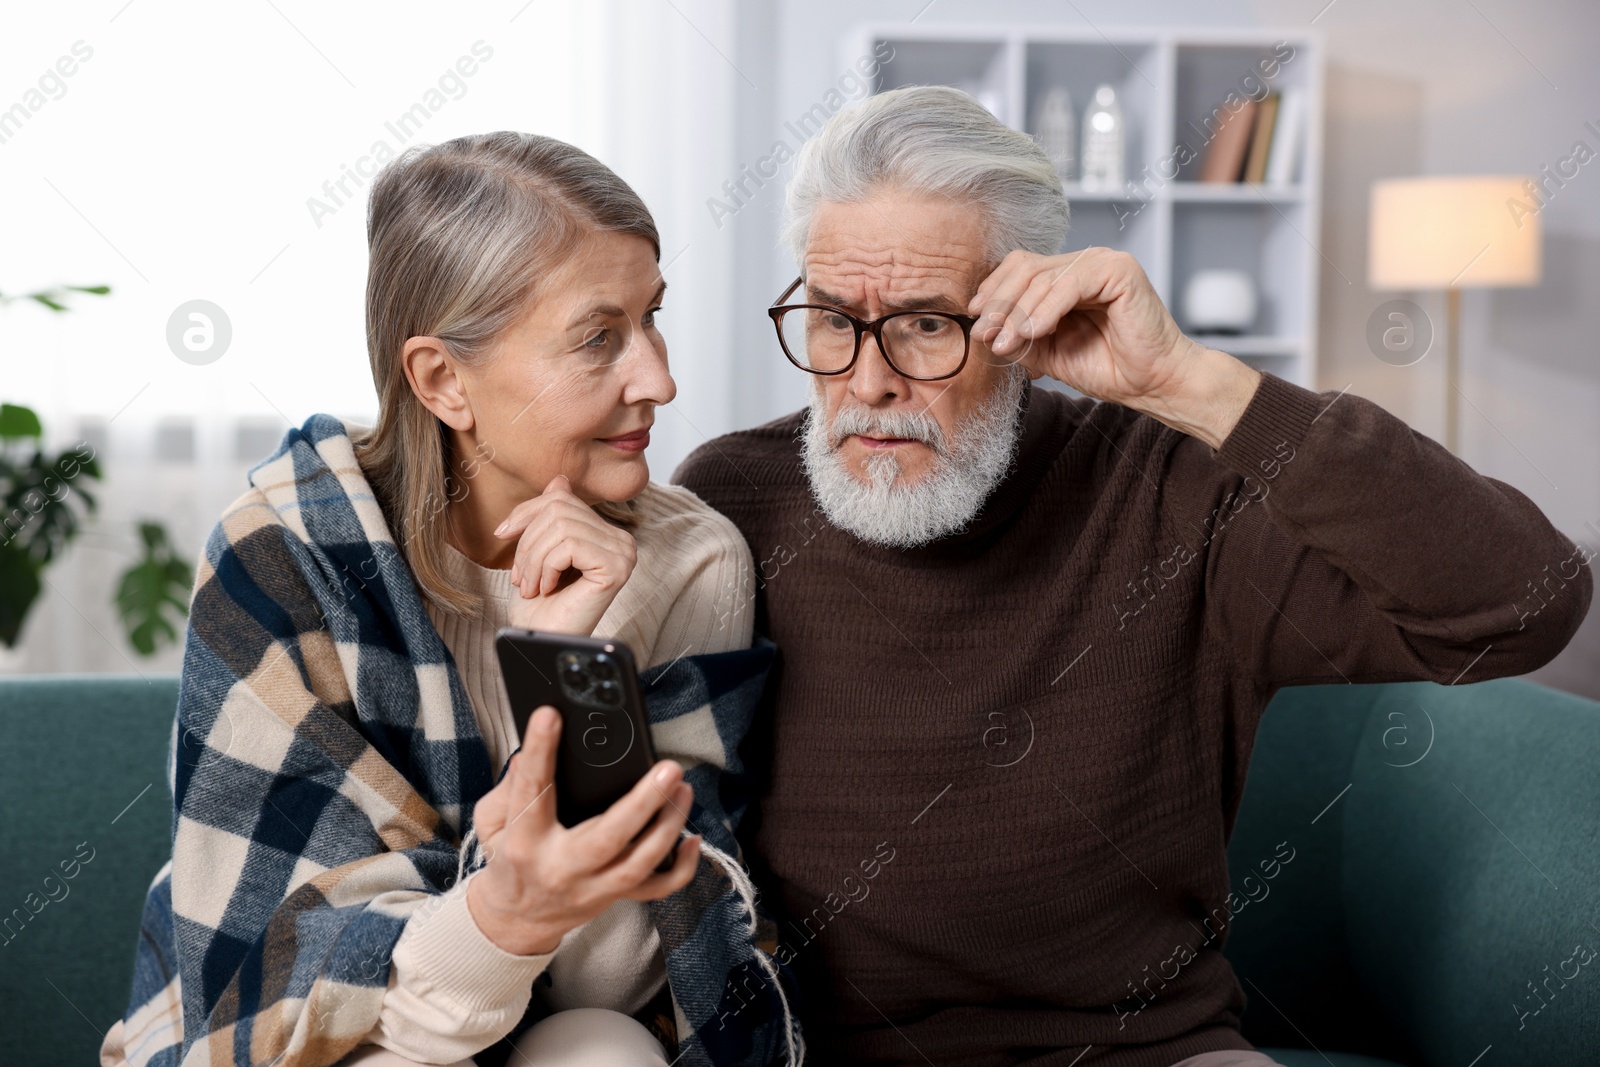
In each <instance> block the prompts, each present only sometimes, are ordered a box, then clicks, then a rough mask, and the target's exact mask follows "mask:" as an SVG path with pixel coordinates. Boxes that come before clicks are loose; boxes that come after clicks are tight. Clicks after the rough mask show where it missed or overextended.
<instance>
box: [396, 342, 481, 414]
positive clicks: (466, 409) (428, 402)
mask: <svg viewBox="0 0 1600 1067" xmlns="http://www.w3.org/2000/svg"><path fill="white" fill-rule="evenodd" d="M400 366H401V367H402V368H404V370H405V375H406V381H407V382H409V383H410V385H411V391H412V392H413V393H416V394H417V399H418V400H420V401H422V406H423V407H425V408H427V409H428V410H429V411H431V412H433V413H434V414H435V415H437V416H438V417H439V420H440V421H441V422H443V423H444V424H445V425H446V426H449V427H450V428H451V429H454V430H460V431H462V432H463V433H465V432H466V431H468V430H471V429H472V425H473V418H472V403H471V401H470V400H469V399H468V397H467V392H466V382H465V381H464V380H463V378H462V376H461V373H460V364H458V363H457V362H456V361H455V359H454V357H452V356H451V355H450V353H449V351H448V350H447V349H446V348H445V344H444V342H443V341H441V340H440V339H439V338H437V337H411V338H408V339H407V340H406V343H405V345H404V347H402V348H401V349H400Z"/></svg>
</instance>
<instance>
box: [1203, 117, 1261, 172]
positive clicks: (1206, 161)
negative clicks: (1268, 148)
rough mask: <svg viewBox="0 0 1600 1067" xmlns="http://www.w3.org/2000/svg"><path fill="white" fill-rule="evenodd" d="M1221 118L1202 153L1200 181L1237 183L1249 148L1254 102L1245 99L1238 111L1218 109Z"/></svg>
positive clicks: (1253, 122)
mask: <svg viewBox="0 0 1600 1067" xmlns="http://www.w3.org/2000/svg"><path fill="white" fill-rule="evenodd" d="M1218 110H1219V111H1221V112H1222V113H1223V114H1222V118H1221V120H1220V121H1219V122H1218V123H1217V129H1216V132H1215V133H1214V134H1212V137H1211V141H1210V143H1209V144H1207V145H1206V151H1205V156H1204V157H1203V158H1202V159H1201V160H1200V180H1201V181H1203V182H1236V181H1238V180H1239V176H1240V174H1241V173H1242V172H1243V170H1244V158H1245V153H1246V151H1248V149H1249V148H1250V134H1251V132H1252V130H1253V129H1254V125H1255V117H1256V102H1255V101H1254V100H1251V99H1248V98H1247V99H1246V100H1245V101H1244V104H1243V106H1241V107H1240V108H1239V110H1238V111H1232V112H1230V111H1228V110H1227V109H1226V108H1218Z"/></svg>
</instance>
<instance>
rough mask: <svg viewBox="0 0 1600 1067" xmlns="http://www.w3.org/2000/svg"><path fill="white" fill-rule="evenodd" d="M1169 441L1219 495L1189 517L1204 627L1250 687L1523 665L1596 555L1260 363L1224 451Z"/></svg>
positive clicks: (1475, 674)
mask: <svg viewBox="0 0 1600 1067" xmlns="http://www.w3.org/2000/svg"><path fill="white" fill-rule="evenodd" d="M1177 448H1178V449H1179V450H1180V451H1182V450H1187V453H1188V457H1189V459H1192V460H1194V461H1196V462H1205V460H1206V456H1205V454H1206V453H1209V454H1210V455H1209V459H1210V462H1211V464H1212V475H1213V477H1212V484H1213V485H1220V486H1221V487H1222V489H1224V490H1227V491H1224V492H1221V493H1219V494H1218V496H1217V498H1215V499H1214V500H1207V502H1206V503H1207V504H1208V505H1210V504H1212V503H1215V504H1216V505H1217V506H1216V507H1214V508H1213V509H1212V510H1211V513H1210V515H1197V516H1194V517H1193V521H1194V523H1195V524H1196V525H1199V524H1202V523H1203V525H1204V527H1205V530H1206V538H1207V539H1206V541H1205V548H1204V550H1203V556H1204V559H1205V567H1206V573H1205V576H1204V582H1205V616H1204V617H1205V626H1206V628H1207V629H1208V630H1209V631H1210V632H1211V633H1212V634H1214V635H1215V636H1217V637H1219V638H1220V639H1221V640H1222V641H1223V642H1224V643H1225V644H1226V645H1227V646H1228V647H1229V648H1230V649H1231V650H1232V651H1233V653H1234V656H1235V658H1236V660H1237V661H1238V663H1239V665H1240V666H1241V668H1242V669H1244V670H1245V671H1247V672H1248V673H1249V674H1251V675H1252V676H1254V678H1255V679H1256V681H1257V682H1258V684H1262V685H1265V686H1268V687H1277V686H1283V685H1306V684H1315V683H1327V682H1340V681H1343V682H1351V683H1355V682H1384V681H1407V680H1432V681H1435V682H1439V683H1444V684H1449V683H1453V682H1461V681H1466V682H1474V681H1482V680H1484V679H1486V678H1495V677H1503V676H1507V675H1515V674H1523V673H1526V672H1528V671H1531V670H1534V669H1536V668H1538V667H1540V666H1542V665H1544V664H1545V663H1547V662H1549V661H1550V660H1551V659H1552V658H1554V657H1555V655H1556V654H1557V653H1558V652H1560V651H1561V649H1562V648H1563V647H1565V646H1566V644H1567V642H1568V641H1569V640H1571V638H1572V635H1573V634H1574V633H1575V632H1576V630H1577V628H1578V625H1579V624H1580V623H1581V622H1582V621H1583V617H1584V615H1585V613H1587V611H1588V609H1589V602H1590V599H1591V598H1592V596H1593V591H1594V578H1593V574H1592V572H1591V571H1590V569H1589V567H1588V565H1587V564H1588V560H1589V558H1590V556H1591V555H1593V553H1591V552H1588V551H1586V550H1585V549H1584V548H1582V547H1581V546H1579V545H1577V544H1575V543H1574V542H1573V541H1572V540H1570V539H1568V538H1567V537H1565V536H1564V535H1562V534H1561V533H1560V532H1559V531H1557V530H1556V529H1555V528H1554V527H1553V526H1552V525H1551V523H1550V521H1549V520H1548V519H1547V518H1545V516H1544V514H1543V513H1542V512H1540V510H1539V508H1538V507H1537V506H1536V505H1535V504H1534V503H1533V502H1532V501H1531V500H1529V499H1528V498H1527V497H1526V496H1524V495H1523V494H1522V493H1520V492H1518V491H1517V490H1516V489H1514V488H1512V487H1511V486H1509V485H1507V484H1506V483H1504V482H1501V481H1498V480H1496V479H1494V478H1489V477H1485V476H1484V475H1481V474H1478V473H1477V472H1475V471H1474V470H1473V469H1472V468H1471V467H1469V466H1468V465H1467V464H1466V463H1464V462H1462V461H1461V460H1460V459H1458V458H1457V457H1456V456H1454V455H1452V454H1451V453H1450V452H1449V451H1448V450H1446V449H1445V448H1444V447H1443V446H1441V445H1440V444H1438V443H1437V442H1435V441H1433V440H1431V439H1430V438H1428V437H1425V436H1424V435H1422V434H1420V433H1417V432H1416V431H1414V430H1412V429H1411V428H1410V427H1409V426H1407V425H1406V424H1405V422H1404V421H1402V420H1401V419H1399V418H1397V417H1395V416H1394V415H1391V414H1389V413H1388V412H1386V411H1384V410H1383V409H1382V408H1381V407H1379V406H1378V405H1377V404H1375V403H1373V402H1371V401H1369V400H1366V399H1363V398H1362V397H1359V396H1355V395H1352V394H1348V393H1341V394H1334V393H1319V392H1313V391H1311V390H1309V389H1305V388H1302V387H1301V386H1298V385H1295V384H1293V383H1291V382H1288V381H1286V380H1284V379H1282V378H1280V377H1277V376H1276V375H1273V374H1271V373H1263V375H1262V378H1261V382H1260V385H1259V386H1258V387H1257V389H1256V392H1255V394H1254V396H1253V397H1252V398H1251V400H1250V403H1249V404H1248V405H1247V407H1246V408H1245V411H1244V413H1243V415H1242V416H1241V417H1240V419H1239V422H1238V423H1237V424H1236V425H1235V426H1234V428H1233V430H1232V431H1231V432H1230V433H1229V435H1228V437H1227V439H1226V440H1224V441H1223V442H1222V445H1221V447H1219V448H1217V449H1211V448H1209V447H1208V446H1206V445H1205V443H1204V442H1201V441H1199V440H1198V439H1196V438H1187V437H1186V438H1185V439H1184V441H1183V442H1181V443H1180V444H1179V445H1178V446H1177ZM1218 464H1220V465H1221V466H1222V467H1224V468H1226V469H1227V471H1229V472H1232V474H1236V475H1241V476H1243V482H1242V484H1241V483H1239V481H1238V479H1236V478H1233V477H1232V475H1228V476H1226V477H1225V478H1223V479H1221V480H1220V481H1219V480H1218V479H1216V478H1215V474H1216V473H1217V472H1216V465H1218Z"/></svg>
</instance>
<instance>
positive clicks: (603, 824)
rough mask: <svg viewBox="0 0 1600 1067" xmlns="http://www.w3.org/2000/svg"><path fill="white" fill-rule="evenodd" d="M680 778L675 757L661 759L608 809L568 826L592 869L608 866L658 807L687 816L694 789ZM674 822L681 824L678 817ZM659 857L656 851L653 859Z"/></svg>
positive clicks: (672, 813)
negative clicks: (582, 845)
mask: <svg viewBox="0 0 1600 1067" xmlns="http://www.w3.org/2000/svg"><path fill="white" fill-rule="evenodd" d="M682 778H683V768H682V767H680V766H678V763H677V761H676V760H670V759H664V760H661V761H660V762H659V763H657V764H656V766H655V767H653V768H651V770H650V773H649V774H646V775H645V776H644V777H643V778H641V779H639V780H638V781H637V782H635V783H634V784H633V788H632V789H630V790H628V791H627V792H626V793H625V794H623V795H622V797H621V798H619V799H618V800H617V801H616V802H615V803H613V804H612V805H611V806H610V807H609V808H607V809H606V810H605V811H603V812H601V813H600V814H599V815H596V816H593V817H592V818H588V819H585V820H584V821H583V822H581V823H579V824H578V825H577V826H574V827H573V828H572V833H573V835H574V836H575V837H577V838H579V839H581V840H582V841H583V843H584V848H585V850H586V851H587V852H588V854H589V855H590V857H591V858H592V859H593V861H594V866H593V868H592V869H594V870H599V869H601V868H603V867H606V866H608V865H610V864H611V863H612V862H613V861H614V860H615V859H616V858H617V856H619V855H621V853H622V852H623V850H625V849H626V848H627V847H628V844H629V842H631V841H632V840H633V839H634V838H635V837H637V836H638V835H639V831H640V830H643V829H644V828H645V827H646V826H647V825H648V824H649V822H650V820H651V819H652V818H654V817H655V815H656V812H657V811H660V810H661V809H662V808H666V809H667V814H668V815H671V816H676V815H677V814H678V812H677V811H675V810H673V809H675V808H676V809H681V812H682V815H683V817H684V818H687V816H688V811H689V807H690V806H691V805H692V804H693V802H694V790H693V789H692V788H690V787H689V785H688V784H687V783H685V782H683V781H682ZM682 790H687V793H684V792H682ZM678 825H679V826H682V825H683V821H682V819H679V822H678ZM662 851H663V852H665V849H663V850H662ZM660 858H661V854H660V853H658V854H657V855H656V859H657V860H659V859H660Z"/></svg>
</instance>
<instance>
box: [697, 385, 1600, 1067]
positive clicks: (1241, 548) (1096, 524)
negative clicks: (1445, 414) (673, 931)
mask: <svg viewBox="0 0 1600 1067" xmlns="http://www.w3.org/2000/svg"><path fill="white" fill-rule="evenodd" d="M1025 402H1026V403H1027V405H1028V407H1027V413H1026V416H1025V427H1024V431H1023V439H1022V442H1021V445H1020V451H1019V454H1018V462H1017V465H1016V466H1015V468H1014V469H1013V471H1012V472H1011V473H1010V474H1009V475H1008V476H1007V478H1006V480H1005V481H1004V482H1003V483H1002V484H1001V486H1000V487H999V488H998V489H997V490H996V491H995V493H994V494H993V495H992V496H991V497H990V499H989V501H988V502H987V504H986V506H985V509H984V511H983V512H982V514H981V515H980V516H979V517H978V519H977V520H976V521H975V523H974V524H973V525H972V526H971V527H970V528H969V529H968V530H967V531H965V532H963V533H961V534H958V535H955V536H952V537H948V538H945V539H943V540H941V541H939V542H936V543H934V544H932V545H930V546H925V547H923V548H920V549H915V550H910V551H902V550H898V549H884V548H880V547H875V546H873V545H870V544H866V543H863V542H861V541H858V540H857V539H856V538H855V537H853V536H852V535H850V534H847V533H845V532H843V531H841V530H838V529H837V528H835V527H833V526H832V525H831V524H829V523H828V522H827V520H826V519H825V518H824V517H823V514H822V512H821V511H820V510H818V509H817V506H816V503H815V501H814V500H813V499H812V497H811V494H810V488H809V485H808V483H807V480H806V477H805V473H804V471H803V469H802V467H801V465H800V461H799V444H798V441H797V435H798V434H800V433H801V432H802V429H803V426H804V419H805V413H804V412H796V413H794V414H792V415H789V416H787V417H785V418H782V419H778V420H776V421H774V422H770V423H767V424H766V425H764V426H760V427H756V428H755V429H751V430H745V431H741V432H738V433H733V434H728V435H726V436H724V437H720V438H718V439H716V440H714V441H711V442H709V443H708V444H706V445H704V446H702V447H701V448H699V449H698V450H696V451H695V453H694V454H693V455H691V456H690V457H689V458H688V459H687V460H685V462H684V463H683V465H682V466H681V467H680V468H679V469H678V470H677V472H676V473H675V474H674V476H673V480H674V481H676V482H680V483H681V484H683V485H686V486H688V487H689V488H690V489H692V490H694V491H695V493H697V494H698V495H699V496H701V497H702V498H703V499H705V500H706V501H707V502H709V503H710V504H711V505H712V506H714V507H716V508H717V509H718V510H720V511H722V512H723V513H724V514H726V515H727V516H728V517H730V518H731V519H733V521H734V523H735V524H737V525H738V527H739V528H740V530H741V531H742V532H743V533H744V536H745V538H746V539H747V540H748V542H749V544H750V548H751V551H752V552H753V553H754V557H755V560H756V570H757V585H758V595H757V614H756V629H757V630H758V631H759V632H762V633H765V634H767V635H769V636H770V637H771V638H772V639H773V640H774V641H775V642H776V643H777V645H778V649H779V653H780V669H779V673H778V679H777V684H776V686H775V687H774V692H775V697H774V704H773V706H772V708H771V709H770V714H769V716H768V717H767V719H766V722H765V732H764V733H758V734H757V735H753V737H752V739H751V745H752V748H751V749H750V751H749V756H750V757H751V759H752V760H753V766H754V767H755V768H756V769H757V770H758V771H760V770H761V769H762V768H766V770H767V779H766V780H765V782H764V783H763V793H762V796H761V798H760V803H759V811H758V812H752V814H751V816H750V817H749V818H748V820H747V823H746V826H747V827H748V828H749V833H748V834H747V837H748V845H747V848H748V851H749V856H750V859H751V863H752V869H753V872H754V873H755V875H756V878H757V883H758V885H761V886H762V887H763V888H764V890H765V893H764V895H765V899H766V901H767V903H768V905H769V906H771V907H773V908H774V910H775V911H776V912H777V913H778V914H779V915H780V916H781V918H782V920H783V922H782V930H783V940H782V943H781V944H780V947H779V950H778V951H779V956H780V958H781V959H783V960H785V961H787V962H790V963H791V964H792V965H793V966H794V967H795V968H796V970H797V973H799V975H800V977H801V981H802V984H803V987H804V997H805V999H804V1004H803V1007H802V1008H801V1018H802V1020H803V1022H804V1024H805V1030H806V1037H807V1042H808V1045H809V1046H810V1047H811V1049H812V1050H813V1051H814V1055H815V1057H816V1058H817V1060H818V1062H820V1063H826V1064H830V1065H833V1064H850V1063H866V1062H873V1063H896V1064H902V1063H903V1064H925V1063H927V1062H932V1063H936V1064H938V1065H939V1067H958V1065H979V1064H982V1065H990V1064H994V1065H998V1064H1023V1063H1025V1064H1030V1065H1033V1067H1044V1065H1050V1067H1067V1065H1068V1064H1074V1063H1075V1064H1077V1065H1079V1067H1091V1065H1116V1067H1167V1065H1169V1064H1172V1063H1175V1062H1176V1061H1178V1060H1179V1059H1182V1058H1183V1057H1185V1056H1189V1055H1193V1054H1196V1053H1199V1052H1204V1051H1208V1050H1213V1049H1222V1048H1249V1047H1250V1045H1249V1043H1248V1042H1247V1041H1246V1040H1245V1039H1244V1038H1243V1037H1242V1036H1240V1034H1239V1032H1238V1024H1239V1016H1240V1012H1241V1011H1242V1009H1243V1007H1244V1003H1245V997H1244V993H1243V990H1242V988H1241V986H1240V984H1239V982H1238V980H1237V979H1236V978H1235V976H1234V973H1233V971H1232V969H1231V968H1230V966H1229V964H1228V963H1227V961H1226V960H1225V959H1224V958H1223V955H1222V952H1221V951H1220V949H1221V946H1222V944H1223V942H1224V941H1225V940H1226V935H1227V931H1228V925H1227V922H1228V916H1229V911H1228V906H1227V901H1228V897H1229V891H1230V890H1229V880H1228V871H1227V865H1226V856H1225V847H1226V844H1227V841H1228V837H1229V835H1230V833H1231V831H1232V828H1233V821H1234V816H1235V814H1236V812H1237V810H1238V806H1239V800H1240V796H1241V792H1242V790H1243V787H1244V781H1245V771H1246V768H1247V766H1248V764H1249V760H1250V752H1251V746H1252V743H1253V741H1254V738H1255V734H1256V727H1257V724H1258V722H1259V721H1260V717H1261V713H1262V711H1263V710H1264V708H1265V707H1266V705H1267V703H1268V701H1269V700H1270V698H1271V697H1272V694H1273V692H1274V690H1275V689H1276V688H1278V687H1280V686H1284V685H1298V684H1312V683H1330V682H1331V683H1338V682H1350V683H1360V682H1384V681H1398V680H1412V679H1432V680H1434V681H1436V682H1440V683H1452V682H1461V683H1469V682H1475V681H1482V680H1484V679H1488V678H1492V677H1498V676H1504V675H1514V674H1520V673H1524V672H1526V671H1530V670H1532V669H1534V668H1536V667H1538V666H1540V665H1542V664H1544V663H1546V662H1547V661H1548V660H1550V659H1551V658H1552V657H1553V656H1554V655H1555V654H1556V653H1557V652H1558V651H1559V650H1560V649H1561V648H1562V647H1563V646H1564V645H1565V644H1566V643H1567V641H1568V640H1569V639H1570V638H1571V636H1572V634H1573V632H1574V631H1575V630H1576V629H1577V627H1578V624H1579V623H1580V622H1581V621H1582V618H1583V616H1584V614H1585V612H1586V611H1587V610H1588V607H1589V602H1590V598H1591V596H1592V594H1593V576H1592V574H1591V572H1590V570H1589V568H1588V566H1587V557H1586V556H1585V555H1584V554H1583V552H1582V550H1581V549H1578V548H1577V547H1576V546H1575V544H1574V543H1573V542H1572V541H1571V540H1569V539H1568V538H1567V537H1565V536H1564V535H1562V534H1561V533H1560V532H1558V531H1557V530H1556V529H1554V528H1553V527H1552V526H1551V524H1550V523H1549V521H1548V520H1547V519H1546V518H1545V517H1544V515H1543V514H1542V513H1541V512H1540V511H1539V509H1538V508H1537V507H1535V506H1534V504H1533V503H1532V502H1531V501H1530V500H1529V499H1528V498H1527V497H1526V496H1524V495H1523V494H1522V493H1520V492H1518V491H1517V490H1516V489H1514V488H1512V487H1511V486H1509V485H1506V484H1505V483H1504V482H1500V481H1497V480H1495V479H1492V478H1486V477H1483V476H1482V475H1479V474H1477V473H1475V472H1474V471H1473V470H1472V469H1471V468H1469V467H1468V466H1467V465H1466V464H1464V463H1463V462H1461V461H1460V460H1459V459H1457V458H1456V457H1454V456H1453V455H1451V454H1450V453H1449V452H1447V451H1446V450H1445V449H1444V448H1443V447H1441V446H1440V445H1438V444H1437V443H1435V442H1434V441H1432V440H1430V439H1429V438H1427V437H1424V436H1422V435H1421V434H1418V433H1416V432H1414V431H1412V430H1411V429H1410V428H1409V427H1407V426H1406V424H1405V423H1404V422H1402V421H1401V420H1399V419H1397V418H1395V417H1394V416H1392V415H1390V414H1388V413H1387V412H1385V411H1384V410H1383V409H1381V408H1379V407H1378V406H1377V405H1376V404H1373V403H1372V402H1370V401H1368V400H1364V399H1362V398H1361V397H1359V396H1354V395H1350V394H1348V393H1346V394H1344V395H1342V396H1340V395H1337V394H1334V393H1331V392H1328V393H1318V392H1313V391H1311V390H1307V389H1303V388H1301V387H1299V386H1296V385H1294V384H1292V383H1289V382H1287V381H1285V380H1283V379H1281V378H1278V377H1276V376H1274V375H1271V374H1267V375H1265V376H1264V377H1263V378H1262V381H1261V384H1260V385H1259V387H1258V388H1257V390H1256V393H1255V395H1254V397H1253V398H1252V399H1251V401H1250V404H1249V406H1248V407H1247V408H1246V410H1245V411H1244V413H1243V415H1242V417H1241V419H1240V421H1239V423H1238V424H1237V426H1236V427H1235V428H1234V430H1233V431H1232V433H1231V434H1230V435H1229V436H1228V438H1227V440H1226V441H1224V442H1223V444H1222V447H1221V448H1220V449H1216V450H1213V449H1211V448H1210V447H1208V446H1207V445H1206V444H1205V443H1204V442H1202V441H1200V440H1198V439H1197V438H1193V437H1190V436H1188V435H1186V434H1183V433H1180V432H1178V431H1176V430H1173V429H1171V428H1169V427H1167V426H1165V425H1163V424H1161V423H1160V422H1158V421H1156V420H1155V419H1153V418H1150V417H1148V416H1145V415H1140V414H1138V413H1136V412H1134V411H1132V410H1131V409H1128V408H1126V407H1123V406H1121V405H1117V404H1105V403H1095V402H1094V401H1091V400H1087V399H1070V398H1068V397H1067V396H1066V395H1065V394H1062V393H1059V392H1054V391H1050V390H1044V389H1040V388H1038V387H1036V386H1030V388H1029V390H1028V393H1027V396H1026V401H1025ZM1292 847H1293V846H1292V843H1291V844H1289V845H1287V846H1285V847H1284V849H1283V852H1284V854H1285V855H1287V854H1289V853H1290V850H1291V849H1292ZM1277 858H1278V859H1282V858H1283V856H1281V855H1280V856H1279V857H1277ZM1260 859H1261V861H1262V862H1263V863H1271V862H1273V860H1274V857H1272V856H1263V857H1260ZM1235 899H1236V900H1237V899H1239V898H1235Z"/></svg>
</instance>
